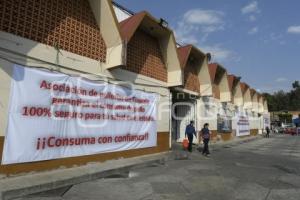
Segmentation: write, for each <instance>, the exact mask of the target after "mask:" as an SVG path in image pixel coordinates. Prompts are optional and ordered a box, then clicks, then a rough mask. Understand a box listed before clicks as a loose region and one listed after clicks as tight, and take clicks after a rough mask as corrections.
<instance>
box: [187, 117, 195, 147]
mask: <svg viewBox="0 0 300 200" xmlns="http://www.w3.org/2000/svg"><path fill="white" fill-rule="evenodd" d="M194 135H195V137H196V138H197V135H196V130H195V127H194V121H190V124H189V125H187V126H186V128H185V137H187V138H188V140H189V147H188V150H189V152H192V150H193V139H194Z"/></svg>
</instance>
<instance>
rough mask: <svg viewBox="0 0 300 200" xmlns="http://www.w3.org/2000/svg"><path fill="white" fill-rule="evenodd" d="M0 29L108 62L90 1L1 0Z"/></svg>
mask: <svg viewBox="0 0 300 200" xmlns="http://www.w3.org/2000/svg"><path fill="white" fill-rule="evenodd" d="M0 30H1V31H4V32H8V33H12V34H15V35H18V36H21V37H24V38H27V39H30V40H34V41H37V42H40V43H44V44H47V45H50V46H55V44H58V46H59V47H60V48H61V49H63V50H66V51H69V52H72V53H75V54H79V55H82V56H86V57H89V58H92V59H95V60H100V61H102V62H105V58H106V46H105V43H104V41H103V38H102V37H101V34H100V30H99V27H98V25H97V23H96V20H95V18H94V15H93V13H92V10H91V8H90V5H89V3H88V0H47V1H42V0H1V2H0Z"/></svg>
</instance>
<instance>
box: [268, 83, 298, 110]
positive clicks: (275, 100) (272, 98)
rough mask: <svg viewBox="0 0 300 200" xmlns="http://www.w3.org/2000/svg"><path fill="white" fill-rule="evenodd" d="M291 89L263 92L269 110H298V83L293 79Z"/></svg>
mask: <svg viewBox="0 0 300 200" xmlns="http://www.w3.org/2000/svg"><path fill="white" fill-rule="evenodd" d="M292 86H293V89H292V90H291V91H289V92H285V91H282V90H281V91H278V92H275V93H274V94H269V93H264V94H263V95H264V97H265V98H266V99H267V101H268V105H269V111H271V112H276V111H288V110H292V111H300V83H299V81H295V82H294V83H293V85H292Z"/></svg>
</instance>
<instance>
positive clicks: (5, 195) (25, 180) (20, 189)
mask: <svg viewBox="0 0 300 200" xmlns="http://www.w3.org/2000/svg"><path fill="white" fill-rule="evenodd" d="M259 138H262V135H258V136H252V137H247V138H236V139H233V140H231V141H227V142H217V143H211V144H210V147H211V150H212V151H214V150H216V149H218V148H222V147H224V145H225V146H227V145H228V146H231V145H238V144H242V143H246V142H250V141H254V140H257V139H259ZM172 145H173V146H172V151H171V152H165V153H160V154H154V155H147V156H140V157H135V158H128V159H120V160H112V161H107V162H104V163H91V164H88V165H84V166H79V167H74V168H67V169H57V170H52V171H47V172H39V173H33V174H27V175H24V176H16V177H11V178H4V179H0V200H2V199H3V200H7V199H13V198H17V197H22V196H26V195H29V194H34V193H39V192H43V191H49V190H54V189H59V188H62V187H67V186H71V185H77V184H80V183H83V182H88V181H92V180H96V179H101V178H108V177H111V176H118V175H122V174H124V173H127V172H129V171H130V170H131V169H132V168H135V167H141V168H142V167H147V166H150V165H154V164H164V163H165V162H166V161H167V160H180V159H182V160H185V159H190V157H189V153H188V152H187V151H183V150H182V145H181V143H175V144H172ZM201 146H202V145H200V147H201ZM197 147H198V145H197ZM194 149H195V146H194Z"/></svg>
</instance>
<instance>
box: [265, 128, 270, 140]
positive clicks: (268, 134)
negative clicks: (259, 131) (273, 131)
mask: <svg viewBox="0 0 300 200" xmlns="http://www.w3.org/2000/svg"><path fill="white" fill-rule="evenodd" d="M266 131H267V135H266V138H269V137H270V128H269V127H268V126H267V127H266Z"/></svg>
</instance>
